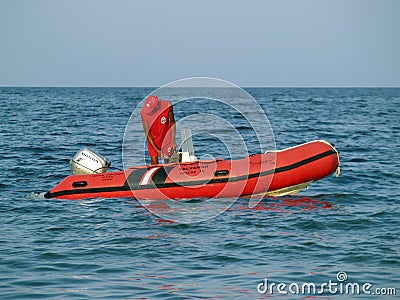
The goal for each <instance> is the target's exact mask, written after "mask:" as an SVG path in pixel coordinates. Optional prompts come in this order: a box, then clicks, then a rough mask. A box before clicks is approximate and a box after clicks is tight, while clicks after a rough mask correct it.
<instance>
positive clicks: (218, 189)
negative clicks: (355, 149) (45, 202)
mask: <svg viewBox="0 0 400 300" xmlns="http://www.w3.org/2000/svg"><path fill="white" fill-rule="evenodd" d="M334 172H337V174H338V173H339V154H338V151H337V150H336V149H335V148H334V147H333V146H332V145H331V144H329V143H328V142H325V141H313V142H309V143H305V144H302V145H299V146H296V147H292V148H287V149H285V150H281V151H273V152H267V153H265V154H255V155H251V156H248V157H245V158H243V159H238V160H224V159H217V160H208V161H205V160H203V161H196V162H189V163H172V164H159V165H154V166H139V167H132V168H129V169H127V170H125V171H118V172H105V173H100V174H86V175H71V176H68V177H66V178H65V179H64V180H63V181H62V182H60V183H59V184H58V185H57V186H55V187H54V188H53V189H52V190H50V191H49V192H47V193H46V194H45V197H46V198H59V199H83V198H94V197H101V198H120V197H133V198H136V199H191V198H200V197H206V198H230V197H245V196H252V195H269V196H281V195H287V194H294V193H296V192H298V191H300V190H302V189H304V188H305V187H306V186H307V185H309V184H310V183H311V182H313V181H316V180H319V179H321V178H323V177H325V176H328V175H330V174H332V173H334Z"/></svg>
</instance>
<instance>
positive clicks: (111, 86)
mask: <svg viewBox="0 0 400 300" xmlns="http://www.w3.org/2000/svg"><path fill="white" fill-rule="evenodd" d="M210 87H212V88H230V87H218V86H210ZM210 87H206V88H210ZM240 87H241V88H271V89H274V88H276V89H277V88H288V89H291V88H321V89H325V88H343V89H344V88H400V85H399V86H389V85H388V86H372V85H371V86H362V85H360V86H340V85H337V86H334V85H332V86H295V85H294V86H260V85H254V86H250V85H249V86H240ZM0 88H159V87H157V86H150V85H137V86H136V85H135V86H124V85H115V86H113V85H110V86H106V85H0ZM173 88H179V87H173ZM184 88H192V87H191V86H185V87H184ZM193 88H204V87H199V86H193Z"/></svg>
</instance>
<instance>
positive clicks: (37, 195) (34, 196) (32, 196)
mask: <svg viewBox="0 0 400 300" xmlns="http://www.w3.org/2000/svg"><path fill="white" fill-rule="evenodd" d="M44 194H46V192H42V193H35V192H30V193H28V194H26V196H25V197H24V198H25V199H29V200H32V199H33V200H35V199H40V200H43V199H46V198H45V197H44Z"/></svg>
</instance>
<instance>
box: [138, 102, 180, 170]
mask: <svg viewBox="0 0 400 300" xmlns="http://www.w3.org/2000/svg"><path fill="white" fill-rule="evenodd" d="M140 116H141V117H142V124H143V129H144V132H145V134H146V139H147V149H148V151H149V155H150V158H151V164H152V165H156V164H158V158H159V157H161V158H163V157H166V156H169V155H171V154H172V153H173V152H175V149H176V147H177V145H176V139H175V135H176V127H175V117H174V110H173V108H172V104H171V103H170V102H169V101H166V100H159V99H158V97H157V96H149V97H147V99H146V103H145V104H144V106H143V108H142V110H141V111H140Z"/></svg>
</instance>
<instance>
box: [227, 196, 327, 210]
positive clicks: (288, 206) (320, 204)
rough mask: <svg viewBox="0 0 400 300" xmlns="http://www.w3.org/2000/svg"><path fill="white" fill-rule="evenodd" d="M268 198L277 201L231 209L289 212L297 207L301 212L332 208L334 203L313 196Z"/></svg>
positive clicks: (265, 200) (265, 201)
mask: <svg viewBox="0 0 400 300" xmlns="http://www.w3.org/2000/svg"><path fill="white" fill-rule="evenodd" d="M268 200H276V201H267V199H264V201H261V202H260V203H259V204H258V205H257V206H256V207H254V208H249V206H248V205H247V204H246V205H241V206H234V207H232V208H231V210H267V211H272V212H281V213H288V212H293V211H292V208H297V209H299V210H300V211H301V212H306V211H310V210H315V209H331V208H332V204H331V203H330V202H328V201H324V200H322V199H318V198H311V197H307V196H298V197H290V198H282V197H279V198H268Z"/></svg>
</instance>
